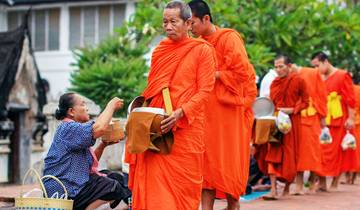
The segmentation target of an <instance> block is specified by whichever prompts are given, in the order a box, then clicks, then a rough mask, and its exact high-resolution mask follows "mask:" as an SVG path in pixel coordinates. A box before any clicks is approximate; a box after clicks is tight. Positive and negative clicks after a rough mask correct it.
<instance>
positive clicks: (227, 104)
mask: <svg viewBox="0 0 360 210" xmlns="http://www.w3.org/2000/svg"><path fill="white" fill-rule="evenodd" d="M189 6H190V7H191V10H192V13H193V17H192V21H193V24H192V33H193V34H194V35H196V36H200V37H201V38H203V39H205V40H206V41H208V42H209V43H210V44H212V45H213V46H214V47H215V50H216V55H217V56H216V57H217V63H218V68H217V71H216V72H215V78H216V82H215V87H214V90H213V92H212V94H211V96H210V100H209V102H208V104H207V106H206V124H205V148H206V149H205V159H204V183H203V194H202V203H201V204H202V209H203V210H207V209H213V204H214V198H215V193H216V191H220V192H223V193H225V194H226V198H227V201H228V207H227V209H231V210H232V209H239V206H240V204H239V201H238V200H239V198H240V195H242V194H244V193H245V190H246V184H247V179H248V174H249V159H250V130H251V125H252V121H253V114H252V111H251V108H250V107H251V105H252V103H253V101H254V100H255V98H256V94H257V90H256V84H255V72H254V68H253V66H252V65H251V64H250V61H249V59H248V56H247V53H246V50H245V46H244V42H243V40H242V38H241V36H240V35H239V34H238V33H237V32H236V31H235V30H232V29H225V28H218V27H216V26H215V25H214V24H213V23H212V17H211V12H210V9H209V6H208V5H207V4H206V2H204V1H202V0H194V1H191V2H190V3H189Z"/></svg>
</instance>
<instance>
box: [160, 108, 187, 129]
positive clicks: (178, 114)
mask: <svg viewBox="0 0 360 210" xmlns="http://www.w3.org/2000/svg"><path fill="white" fill-rule="evenodd" d="M183 116H184V112H183V110H182V108H179V109H177V110H175V111H174V112H173V113H172V114H171V115H170V116H169V117H167V118H166V119H164V120H163V121H161V132H162V133H167V132H169V131H170V130H171V129H172V128H173V127H174V126H175V123H176V121H178V120H179V119H180V118H182V117H183Z"/></svg>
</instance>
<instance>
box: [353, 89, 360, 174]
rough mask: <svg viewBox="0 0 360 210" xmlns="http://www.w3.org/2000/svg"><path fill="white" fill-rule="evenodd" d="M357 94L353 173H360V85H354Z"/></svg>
mask: <svg viewBox="0 0 360 210" xmlns="http://www.w3.org/2000/svg"><path fill="white" fill-rule="evenodd" d="M354 93H355V110H354V111H355V128H354V135H355V138H356V147H357V148H356V154H357V155H356V160H357V164H356V168H355V170H353V171H356V172H360V85H354Z"/></svg>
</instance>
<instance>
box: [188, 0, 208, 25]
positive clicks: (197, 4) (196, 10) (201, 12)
mask: <svg viewBox="0 0 360 210" xmlns="http://www.w3.org/2000/svg"><path fill="white" fill-rule="evenodd" d="M189 6H190V8H191V11H192V13H193V15H194V16H196V17H198V18H200V20H202V19H203V17H204V16H205V15H209V17H210V22H213V20H212V17H211V12H210V8H209V5H208V4H207V3H206V2H205V1H203V0H192V1H190V2H189Z"/></svg>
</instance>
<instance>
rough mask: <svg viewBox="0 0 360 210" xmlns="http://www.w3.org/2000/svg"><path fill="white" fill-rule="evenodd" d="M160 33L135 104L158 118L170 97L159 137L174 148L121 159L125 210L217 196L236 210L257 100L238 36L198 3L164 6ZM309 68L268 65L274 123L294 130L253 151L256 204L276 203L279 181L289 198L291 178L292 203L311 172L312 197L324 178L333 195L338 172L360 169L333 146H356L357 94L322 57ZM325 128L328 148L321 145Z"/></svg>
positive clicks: (170, 209) (204, 202)
mask: <svg viewBox="0 0 360 210" xmlns="http://www.w3.org/2000/svg"><path fill="white" fill-rule="evenodd" d="M163 29H164V32H165V33H166V35H167V38H165V39H164V40H162V41H161V42H160V44H159V45H158V46H157V47H156V49H155V50H154V52H153V54H152V59H151V68H150V73H149V78H148V85H147V87H146V89H145V90H144V92H143V94H142V95H143V96H144V97H145V99H146V101H148V102H149V106H150V107H158V108H164V107H165V104H164V100H163V96H162V90H163V89H164V88H169V91H170V96H171V102H172V105H173V110H174V111H173V112H172V114H171V115H170V116H168V117H167V118H166V119H165V120H163V121H162V122H161V125H162V127H161V129H162V131H163V132H164V133H166V132H168V131H172V133H173V135H174V144H173V146H172V150H171V152H170V154H160V153H156V152H153V151H145V152H143V153H141V154H131V153H129V152H127V153H126V158H125V159H126V162H127V163H129V165H130V173H129V187H130V188H131V190H132V193H133V206H132V208H133V209H147V210H152V209H156V210H159V209H166V210H197V209H198V208H199V205H200V203H201V208H202V209H203V210H207V209H213V205H214V199H215V197H216V196H223V197H224V198H226V199H227V202H228V207H227V209H229V210H232V209H239V208H240V204H239V198H240V195H243V194H244V193H245V190H246V185H247V180H248V175H249V159H250V145H251V144H252V141H251V140H252V139H254V136H253V133H254V132H252V131H253V124H254V122H255V121H256V120H255V119H254V114H253V111H252V104H253V102H254V101H255V99H256V97H257V96H258V94H257V86H256V82H255V70H254V67H253V65H252V64H251V63H250V61H249V58H248V56H247V53H246V50H245V45H244V41H243V39H242V36H241V35H240V34H239V33H238V32H236V31H235V30H233V29H227V28H220V27H217V26H216V25H214V24H213V20H212V16H211V13H210V9H209V6H208V5H207V3H206V2H204V1H202V0H192V1H190V2H189V3H188V4H186V3H184V2H182V1H172V2H170V3H168V4H167V5H166V7H165V9H164V12H163ZM189 32H191V33H192V35H193V36H191V35H189ZM194 37H196V38H194ZM311 65H312V66H313V67H314V68H307V67H297V66H296V65H294V64H293V63H292V62H291V60H290V59H289V58H288V57H287V56H286V55H280V56H278V57H277V58H276V59H275V61H274V68H275V71H276V77H275V78H274V80H273V81H271V85H270V91H269V94H268V96H267V97H269V98H270V99H271V100H272V102H273V103H274V105H275V110H276V113H277V112H278V111H282V112H284V113H286V114H288V115H289V116H290V119H291V123H292V128H291V130H290V132H289V133H286V134H283V135H282V138H281V140H280V141H279V142H277V143H273V142H267V143H265V144H261V145H254V146H255V148H256V157H257V162H258V164H259V167H260V169H261V170H262V172H263V173H264V174H267V175H269V176H270V179H271V184H272V188H271V193H270V194H269V195H267V196H265V197H264V199H270V200H274V199H277V197H278V195H277V192H276V183H277V181H282V182H285V183H286V186H285V190H284V193H285V194H286V193H289V185H290V184H291V183H293V181H294V180H295V178H296V183H297V188H296V193H297V194H302V190H303V189H302V186H303V182H302V180H303V175H304V172H305V171H310V172H311V176H310V182H311V183H312V184H313V186H315V183H316V182H317V180H319V181H318V182H319V183H320V184H319V189H320V190H327V188H326V182H325V179H324V178H325V177H328V176H330V177H333V183H332V185H331V186H332V187H333V188H336V187H337V183H338V178H339V176H340V174H341V173H342V172H356V171H359V169H360V161H359V162H357V161H356V159H357V156H359V153H360V152H357V151H359V150H346V151H343V150H342V149H341V146H340V144H341V142H342V138H343V137H344V135H345V134H346V133H347V131H349V132H351V133H352V134H354V135H355V136H356V137H358V138H357V139H359V140H360V130H359V128H360V117H359V116H360V115H356V110H360V109H359V107H360V101H359V100H360V87H357V86H355V87H354V85H353V83H352V79H351V76H350V74H349V73H348V72H346V71H345V70H341V69H337V68H335V67H334V66H332V65H331V63H330V61H329V58H328V57H327V55H326V54H325V53H322V52H320V53H317V54H315V55H314V56H313V57H312V61H311ZM355 95H357V96H358V97H357V98H355ZM356 107H358V108H356ZM326 126H327V127H328V128H329V129H330V133H331V136H332V138H333V141H332V143H331V144H320V140H319V136H320V133H321V129H322V128H324V127H326ZM318 177H319V178H318ZM350 181H351V180H350ZM314 189H315V187H314Z"/></svg>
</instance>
